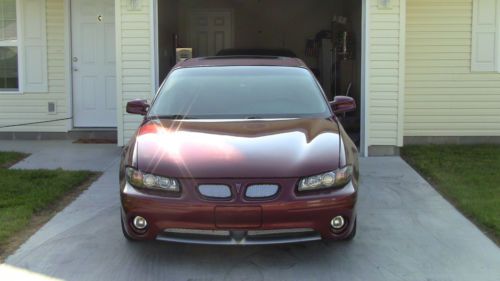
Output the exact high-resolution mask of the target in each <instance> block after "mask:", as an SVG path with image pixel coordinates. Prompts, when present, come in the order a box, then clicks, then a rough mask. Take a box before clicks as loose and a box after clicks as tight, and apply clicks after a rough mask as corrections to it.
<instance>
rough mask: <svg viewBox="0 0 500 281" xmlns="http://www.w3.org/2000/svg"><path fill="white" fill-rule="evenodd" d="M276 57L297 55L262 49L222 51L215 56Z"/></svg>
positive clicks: (287, 51)
mask: <svg viewBox="0 0 500 281" xmlns="http://www.w3.org/2000/svg"><path fill="white" fill-rule="evenodd" d="M235 55H244V56H248V55H250V56H255V55H257V56H276V57H290V58H296V57H297V55H296V54H295V53H294V52H292V51H291V50H288V49H263V48H247V49H223V50H221V51H219V52H218V53H217V55H216V56H218V57H220V56H235Z"/></svg>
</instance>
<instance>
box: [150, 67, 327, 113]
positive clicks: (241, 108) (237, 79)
mask: <svg viewBox="0 0 500 281" xmlns="http://www.w3.org/2000/svg"><path fill="white" fill-rule="evenodd" d="M149 115H150V116H151V115H152V116H184V117H186V118H203V119H226V118H227V119H233V118H235V119H240V118H297V117H307V116H311V117H313V116H327V115H329V109H328V106H327V103H326V101H325V99H324V97H323V96H322V93H321V90H320V88H319V86H318V84H317V83H316V81H315V79H314V77H313V75H311V73H310V72H309V71H307V70H306V69H302V68H296V67H275V66H272V67H270V66H228V67H197V68H184V69H178V70H175V71H174V72H172V73H171V74H170V75H169V77H168V78H167V81H166V82H165V84H164V85H163V87H162V88H161V90H160V92H159V94H158V97H157V98H156V100H155V102H154V104H153V105H152V108H151V110H150V113H149Z"/></svg>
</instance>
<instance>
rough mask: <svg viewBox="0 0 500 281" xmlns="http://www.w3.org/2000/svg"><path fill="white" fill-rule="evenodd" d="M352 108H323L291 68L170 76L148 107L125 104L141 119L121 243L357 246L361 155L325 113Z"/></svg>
mask: <svg viewBox="0 0 500 281" xmlns="http://www.w3.org/2000/svg"><path fill="white" fill-rule="evenodd" d="M217 63H218V64H221V65H218V66H211V67H210V66H206V65H205V64H217ZM239 64H243V65H244V66H238V65H239ZM268 64H269V65H268ZM274 64H283V65H281V66H279V65H278V66H276V65H274ZM287 64H290V65H287ZM235 65H236V66H235ZM262 65H264V66H262ZM352 108H355V105H353V104H352V102H351V99H349V98H343V99H338V100H337V102H336V103H332V106H329V104H328V102H327V101H326V98H325V96H324V94H323V93H322V92H321V89H320V87H319V85H318V83H317V81H316V80H315V78H314V76H313V75H312V73H311V72H310V71H309V70H308V69H307V68H306V67H305V66H303V65H302V63H301V62H300V61H299V60H296V59H278V60H275V59H267V60H264V59H261V58H260V59H258V60H250V61H246V60H244V61H239V60H236V61H234V60H233V59H229V58H228V59H217V61H215V62H214V60H211V59H208V60H204V61H195V62H187V66H185V67H180V68H177V69H174V71H172V72H171V74H170V75H169V77H168V78H167V81H166V82H165V83H164V85H163V86H162V88H161V89H160V91H159V93H158V95H157V96H156V98H155V100H154V101H153V104H152V105H151V107H150V106H149V105H148V104H146V103H145V102H144V101H135V102H132V103H129V105H128V107H127V111H128V112H129V113H136V114H142V115H145V119H144V121H143V123H142V124H141V126H140V128H139V129H138V131H137V133H136V134H135V136H134V137H133V138H132V139H131V140H130V142H129V144H128V146H127V147H126V148H125V149H124V154H123V157H122V162H121V167H120V169H121V170H120V191H121V192H120V195H121V203H122V228H123V232H124V235H125V236H126V237H127V238H129V239H132V240H161V241H171V242H183V243H198V244H224V245H234V244H238V245H241V244H243V245H255V244H278V243H294V242H307V241H314V240H321V239H328V240H345V239H351V238H353V237H354V235H355V233H356V200H357V192H358V177H359V168H358V162H357V150H356V147H355V145H354V144H353V143H352V141H351V140H350V139H349V137H348V136H347V135H346V133H345V132H344V130H343V128H342V126H341V125H340V123H339V122H338V120H337V118H336V117H335V115H334V114H333V110H336V109H337V110H338V111H339V112H341V111H343V112H345V111H349V110H352Z"/></svg>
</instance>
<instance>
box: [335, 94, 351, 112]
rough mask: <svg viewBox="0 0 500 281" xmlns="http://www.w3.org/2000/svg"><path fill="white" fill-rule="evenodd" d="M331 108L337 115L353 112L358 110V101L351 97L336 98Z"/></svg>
mask: <svg viewBox="0 0 500 281" xmlns="http://www.w3.org/2000/svg"><path fill="white" fill-rule="evenodd" d="M330 107H331V108H332V110H333V112H334V113H335V114H343V113H347V112H352V111H355V110H356V101H355V100H354V99H353V98H351V97H346V96H336V97H335V99H334V100H333V101H332V102H330Z"/></svg>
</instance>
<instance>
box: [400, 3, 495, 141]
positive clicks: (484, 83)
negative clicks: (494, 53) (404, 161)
mask: <svg viewBox="0 0 500 281" xmlns="http://www.w3.org/2000/svg"><path fill="white" fill-rule="evenodd" d="M471 46H472V0H440V1H433V0H408V20H407V54H406V55H407V61H406V67H407V68H406V72H407V76H406V98H405V112H406V113H405V126H404V128H405V131H404V134H405V136H408V137H420V136H437V137H450V136H500V74H499V73H485V72H471Z"/></svg>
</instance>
